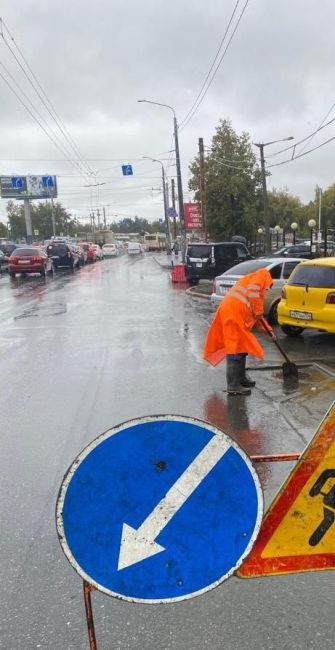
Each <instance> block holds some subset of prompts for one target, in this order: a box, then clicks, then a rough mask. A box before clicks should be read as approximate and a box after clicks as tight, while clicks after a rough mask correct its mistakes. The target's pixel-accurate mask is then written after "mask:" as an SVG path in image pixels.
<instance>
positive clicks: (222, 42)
mask: <svg viewBox="0 0 335 650" xmlns="http://www.w3.org/2000/svg"><path fill="white" fill-rule="evenodd" d="M239 3H240V0H236V3H235V7H234V9H233V12H232V14H231V16H230V19H229V22H228V25H227V27H226V30H225V33H224V35H223V37H222V39H221V42H220V45H219V47H218V49H217V52H216V54H215V57H214V59H213V62H212V65H211V67H210V68H209V70H208V72H207V75H206V77H205V79H204V81H203V84H202V86H201V88H200V90H199V93H198V95H197V97H196V98H195V100H194V102H193V105H192V106H191V108H190V110H189V111H188V113H187V115H186V116H185V117H184V118H183V119H182V121H181V123H180V126H182V125H183V122H186V120H187V118H188V116H189V115H190V113H191V112H192V110H193V108H194V106H195V104H196V103H197V101H198V99H199V97H200V96H201V93H202V91H203V89H204V87H205V85H206V82H207V80H208V78H209V76H210V73H211V72H212V70H213V68H214V66H215V63H216V61H217V59H218V56H219V54H220V51H221V48H222V46H223V44H224V41H225V39H226V36H227V33H228V30H229V27H230V25H231V23H232V20H233V18H234V16H235V13H236V10H237V7H238V5H239Z"/></svg>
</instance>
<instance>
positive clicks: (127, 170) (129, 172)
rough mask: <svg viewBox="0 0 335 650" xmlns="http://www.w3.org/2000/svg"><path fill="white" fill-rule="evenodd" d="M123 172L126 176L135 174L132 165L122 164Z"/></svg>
mask: <svg viewBox="0 0 335 650" xmlns="http://www.w3.org/2000/svg"><path fill="white" fill-rule="evenodd" d="M122 174H123V175H124V176H132V175H133V168H132V165H122Z"/></svg>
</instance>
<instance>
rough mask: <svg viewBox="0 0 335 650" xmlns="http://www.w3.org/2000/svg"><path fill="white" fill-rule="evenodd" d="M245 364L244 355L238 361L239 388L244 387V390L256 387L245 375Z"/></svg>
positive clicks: (245, 358) (245, 357)
mask: <svg viewBox="0 0 335 650" xmlns="http://www.w3.org/2000/svg"><path fill="white" fill-rule="evenodd" d="M246 362H247V356H246V355H245V356H244V357H242V359H240V361H239V364H240V384H241V386H245V388H253V387H254V386H256V382H255V381H253V380H252V379H250V377H249V376H248V375H246V372H245V366H246Z"/></svg>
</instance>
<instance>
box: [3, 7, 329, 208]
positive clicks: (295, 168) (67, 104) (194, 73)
mask: <svg viewBox="0 0 335 650" xmlns="http://www.w3.org/2000/svg"><path fill="white" fill-rule="evenodd" d="M245 1H246V0H240V2H239V3H238V5H237V10H236V14H235V18H234V22H233V25H232V27H233V26H234V24H236V20H237V19H238V17H239V15H240V13H241V11H242V9H243V7H244V5H245ZM235 5H236V0H208V1H207V2H203V0H172V1H171V2H170V3H166V1H164V2H163V1H162V0H141V2H139V1H138V0H128V2H121V1H120V0H96V1H95V2H92V1H89V0H80V1H79V0H72V2H71V3H69V2H68V0H67V1H65V0H58V1H57V2H53V1H51V0H44V2H40V0H39V1H38V0H18V1H16V2H15V3H13V2H12V0H3V1H2V3H1V17H2V19H3V21H4V23H5V25H6V26H7V28H8V29H9V32H10V34H11V35H12V36H13V37H14V39H15V43H13V42H12V41H11V39H10V36H9V35H8V33H7V32H6V31H5V30H4V31H3V36H4V37H3V38H1V39H0V62H1V64H2V66H3V65H4V66H6V69H7V70H8V71H9V72H10V74H11V75H12V77H13V78H14V79H15V81H16V82H17V83H18V84H19V86H20V90H23V91H24V92H25V93H26V95H27V96H28V97H29V98H30V99H31V101H33V103H34V105H35V107H36V108H37V109H38V111H39V113H40V115H41V116H42V117H44V119H45V120H47V123H48V126H46V128H47V130H48V132H49V133H51V134H52V131H50V127H52V128H53V130H54V133H57V136H60V137H61V140H62V144H61V145H60V146H61V147H64V145H65V146H67V147H68V145H67V143H66V141H65V140H64V137H63V136H62V134H61V133H60V132H59V130H58V129H57V126H56V125H55V124H52V120H51V119H50V116H49V115H48V113H47V111H46V109H45V107H44V106H43V105H42V103H41V101H40V100H39V99H38V97H37V95H36V94H34V92H33V90H32V88H31V86H30V85H29V83H28V81H27V79H26V78H25V77H24V75H23V73H22V71H21V70H20V68H19V67H18V64H17V62H16V61H15V59H14V57H13V55H12V53H11V52H10V50H9V47H8V45H10V46H11V47H12V48H13V51H14V52H15V53H16V55H17V56H19V53H18V50H17V49H16V48H15V45H16V46H18V47H19V48H20V51H21V52H22V54H23V55H24V56H25V58H26V60H27V61H28V62H29V65H30V66H31V69H32V71H33V73H34V74H35V75H36V77H37V78H38V80H39V82H40V83H41V85H42V87H43V89H44V90H45V92H46V94H47V96H48V98H49V99H50V100H51V101H52V104H53V106H54V107H55V109H56V110H57V113H58V115H59V116H60V117H61V118H62V120H63V122H64V124H65V125H66V128H67V130H68V131H69V133H70V134H71V136H72V138H73V139H74V141H75V143H76V145H77V147H78V148H79V150H80V152H81V153H82V155H83V158H84V160H85V161H86V162H85V163H79V165H80V169H78V164H77V165H76V164H75V163H73V162H70V161H68V160H67V159H66V157H65V155H64V154H62V153H61V152H60V151H59V150H58V149H57V148H56V146H55V144H53V143H52V142H51V141H50V140H49V139H48V137H47V135H46V134H45V133H44V132H43V130H42V129H41V128H40V126H38V125H37V124H36V122H35V121H34V120H33V118H32V117H31V116H30V115H29V114H28V112H27V111H26V110H25V108H24V107H23V106H22V104H21V103H20V102H19V100H18V98H17V97H16V96H14V94H13V93H12V92H11V90H10V89H9V88H8V86H7V85H6V83H5V81H4V79H3V78H0V87H1V102H0V133H1V137H0V142H1V148H0V152H1V153H0V159H1V161H0V172H1V174H2V175H5V174H14V173H17V174H30V173H43V174H44V173H48V174H56V175H57V177H58V187H59V199H60V200H61V202H62V203H63V205H64V206H65V207H66V208H68V209H69V210H70V211H71V212H72V214H75V215H76V216H78V217H79V218H81V219H87V218H88V216H89V213H90V211H91V210H92V208H93V207H94V208H95V209H96V208H97V207H100V209H101V208H102V206H105V209H106V213H107V217H108V219H109V220H112V219H115V218H116V217H115V215H119V216H124V215H128V216H134V215H138V216H141V217H146V218H149V219H153V218H158V217H161V216H162V213H163V201H162V194H161V192H160V188H161V181H160V174H161V168H160V165H159V164H157V163H152V162H150V161H148V160H143V156H152V157H158V158H160V159H162V160H163V162H164V164H166V166H167V171H168V175H169V176H170V177H171V176H175V166H174V158H173V155H174V154H173V153H172V154H169V153H168V152H169V151H170V150H171V149H172V147H173V142H172V129H173V116H172V113H171V112H170V111H169V110H168V109H164V108H159V107H157V106H150V105H146V104H138V103H137V99H139V98H146V99H149V100H153V101H158V102H162V103H167V104H170V105H172V106H173V107H174V108H175V110H176V114H177V117H178V121H179V123H181V124H182V120H183V118H184V117H185V115H186V114H187V112H188V110H189V108H190V107H191V106H192V104H193V102H194V100H195V99H196V96H197V94H198V91H199V89H200V87H201V85H202V83H203V81H204V78H205V77H206V74H207V72H208V70H209V68H210V66H211V64H212V61H213V58H214V56H215V54H216V51H217V49H218V47H219V44H220V41H221V39H222V37H223V34H224V32H225V29H226V26H227V24H228V21H229V18H230V16H231V14H232V12H233V9H234V7H235ZM334 24H335V3H334V1H333V0H249V3H248V5H247V7H246V9H245V12H244V14H243V17H242V19H241V22H240V24H239V27H238V29H237V31H236V34H235V36H234V38H233V40H232V42H231V45H230V47H229V49H228V51H227V53H226V55H225V57H224V59H223V62H222V64H221V66H220V68H219V70H218V73H217V75H216V77H215V79H214V81H213V83H212V85H211V86H210V88H209V90H208V92H207V94H206V96H205V98H204V100H203V102H202V103H201V105H200V107H199V109H198V110H197V112H196V113H195V115H194V117H193V118H192V120H191V121H190V122H189V123H188V124H187V125H186V127H185V128H184V129H180V154H181V160H182V167H183V186H184V191H185V199H186V200H187V199H188V198H191V195H190V194H189V192H188V188H187V180H188V165H189V163H190V161H191V160H192V159H193V158H194V156H195V155H196V154H197V148H198V138H199V137H203V138H204V141H205V144H206V145H208V146H209V145H210V142H211V137H212V135H213V133H214V130H215V127H216V126H217V124H218V121H219V119H220V118H230V119H231V121H232V124H233V127H234V129H235V130H236V131H237V132H241V131H248V132H249V133H250V135H251V137H252V139H253V140H254V141H256V142H257V141H264V142H266V141H269V140H276V139H279V138H285V137H286V136H289V135H293V136H294V137H295V140H296V141H298V140H300V139H302V138H304V137H305V136H307V135H308V134H309V133H311V132H313V131H314V130H315V129H317V128H318V127H319V125H320V123H321V122H322V120H323V118H324V117H325V115H326V114H327V112H328V111H329V109H330V108H331V107H332V104H333V102H335V89H333V87H332V82H333V79H334V77H335V75H334V68H335V39H334ZM230 33H231V32H230ZM228 38H229V34H228ZM0 73H1V74H2V75H5V76H6V78H7V79H8V77H7V73H6V72H5V71H4V68H3V67H1V68H0ZM9 81H10V83H11V84H12V85H13V83H14V82H13V80H9ZM15 90H16V92H17V93H20V90H19V89H18V87H17V86H16V87H15ZM23 101H24V102H25V103H28V102H27V98H23ZM333 117H335V109H334V110H332V112H331V113H330V114H329V116H328V118H327V121H328V120H330V119H332V118H333ZM39 119H40V118H39ZM334 136H335V122H334V123H333V124H331V125H330V126H328V127H327V128H325V129H323V130H322V131H320V133H318V134H317V135H316V136H315V137H314V138H313V140H312V141H311V142H310V143H309V144H308V146H307V147H306V149H305V151H306V150H308V149H310V148H312V147H314V146H317V145H318V144H320V143H322V142H324V141H325V140H328V139H329V138H331V137H334ZM53 137H54V136H53ZM288 144H290V143H288ZM282 146H284V145H274V146H272V147H268V148H267V149H266V153H267V154H272V153H275V152H276V151H277V150H279V149H280V148H282ZM334 148H335V140H334V142H331V143H329V144H328V145H326V146H324V147H322V148H320V149H319V150H317V151H315V152H313V153H311V154H309V155H306V156H305V157H302V158H300V159H298V160H296V161H293V162H290V163H287V164H284V165H282V166H278V167H273V168H272V169H271V171H272V176H271V178H270V181H269V185H270V187H271V186H273V187H276V188H284V187H286V188H287V189H288V190H289V191H290V192H292V193H294V194H296V195H298V196H300V197H301V199H303V200H304V201H308V200H310V199H312V198H313V196H314V188H315V185H316V184H318V185H320V186H321V187H323V188H326V187H327V186H328V185H330V184H331V183H333V182H335V173H334V169H333V158H334ZM301 149H302V145H300V147H297V153H298V152H299V151H301ZM68 154H69V152H68ZM69 155H70V157H71V158H73V157H76V158H78V156H75V154H74V153H73V151H72V152H71V153H70V154H69ZM290 155H291V152H288V154H281V155H278V156H275V157H274V158H271V159H270V158H269V159H268V163H269V164H270V163H271V162H272V163H274V162H280V161H283V160H286V159H287V158H290ZM128 162H130V163H132V165H133V169H134V175H133V176H132V177H123V176H122V174H121V164H122V163H128ZM83 169H85V171H86V172H87V171H88V170H90V172H91V174H90V176H87V175H86V176H85V175H84V176H83V175H82V170H83ZM95 178H96V179H97V182H101V183H106V184H105V185H101V186H100V187H99V189H91V188H89V187H84V186H85V185H88V184H89V183H92V182H93V183H94V182H96V181H95ZM5 205H6V202H5V201H4V200H1V201H0V219H3V218H4V214H5Z"/></svg>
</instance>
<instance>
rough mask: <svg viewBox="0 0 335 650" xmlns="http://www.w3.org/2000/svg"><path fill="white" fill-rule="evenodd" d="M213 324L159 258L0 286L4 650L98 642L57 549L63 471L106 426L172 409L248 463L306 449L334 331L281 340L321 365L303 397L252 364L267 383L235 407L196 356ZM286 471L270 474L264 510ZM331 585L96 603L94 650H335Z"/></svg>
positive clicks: (248, 585) (231, 588)
mask: <svg viewBox="0 0 335 650" xmlns="http://www.w3.org/2000/svg"><path fill="white" fill-rule="evenodd" d="M211 316H212V309H211V308H210V305H209V303H208V302H206V301H202V300H194V299H193V298H191V297H189V296H187V295H186V294H185V291H184V288H179V287H178V286H176V287H173V286H171V285H170V283H169V278H168V274H167V272H166V271H163V270H162V269H161V268H160V267H159V265H158V264H156V263H155V261H154V260H153V259H152V258H151V257H149V256H146V257H145V258H141V259H128V258H127V257H122V258H118V259H115V260H114V259H112V260H106V261H104V262H103V263H101V264H100V263H97V264H95V265H94V266H91V267H88V268H85V269H83V270H81V271H80V272H79V273H76V274H74V275H70V274H67V273H60V274H59V276H58V277H57V278H56V279H54V280H47V281H46V282H45V281H44V280H42V279H39V278H22V279H21V278H17V279H16V280H15V281H10V280H9V279H8V277H6V276H5V277H3V278H1V279H0V319H1V328H0V349H1V362H2V363H1V373H0V387H1V390H0V417H1V456H0V482H1V496H0V503H1V538H0V551H1V552H0V578H1V596H0V598H1V610H0V611H1V625H2V629H1V634H0V647H1V648H4V649H6V650H21V649H22V650H23V649H24V650H30V649H33V648H48V649H49V648H50V649H53V650H61V649H62V650H64V649H67V650H78V649H84V648H87V647H88V642H87V632H86V624H85V618H84V610H83V602H82V593H81V580H80V578H79V577H78V576H77V574H76V573H75V572H74V570H73V569H72V567H71V566H70V565H69V563H68V562H67V560H66V559H65V557H64V555H63V553H62V551H61V549H60V546H59V543H58V539H57V535H56V531H55V523H54V508H55V502H56V498H57V492H58V489H59V487H60V484H61V481H62V477H63V475H64V473H65V471H66V469H67V468H68V466H69V465H70V463H71V462H72V460H73V459H74V458H75V456H76V455H77V454H78V452H79V451H80V450H81V449H82V448H83V447H84V446H85V445H87V444H88V443H89V442H90V441H91V440H92V439H93V438H95V437H96V436H97V435H99V434H100V433H101V432H103V431H105V430H106V429H108V428H110V427H112V426H114V425H116V424H118V423H120V422H123V421H125V420H128V419H131V418H134V417H140V416H143V415H149V414H157V413H172V414H175V413H177V414H181V415H190V416H194V417H199V418H202V419H206V420H208V421H210V422H212V423H213V424H217V425H218V426H220V427H222V428H223V429H224V430H226V431H227V432H228V433H230V434H231V435H232V437H234V438H235V439H236V440H237V441H238V442H239V443H240V444H241V445H242V446H243V447H244V448H245V449H246V451H247V452H248V453H250V454H260V453H275V452H285V451H301V450H302V449H303V448H304V447H305V445H306V443H307V442H308V441H309V439H310V437H311V435H312V432H313V431H314V429H315V426H316V424H317V423H318V422H319V421H320V419H321V417H322V414H323V413H324V411H325V409H326V408H328V406H329V405H330V403H331V400H332V398H333V395H334V388H335V382H334V379H333V377H332V376H327V375H325V374H323V370H322V364H323V366H327V365H328V367H329V368H330V369H332V368H333V369H334V367H332V364H331V360H332V359H334V357H335V349H334V337H329V336H327V335H318V334H315V335H314V337H313V336H310V335H308V336H306V337H304V339H302V340H299V341H298V342H294V341H292V340H289V341H288V340H286V341H285V345H286V346H287V349H288V350H289V351H290V352H291V353H292V356H293V358H294V359H301V360H304V359H305V360H306V359H310V358H311V357H313V358H315V359H318V360H319V362H320V363H321V369H320V368H319V367H318V368H314V369H312V371H311V372H310V373H309V374H308V373H307V376H306V380H305V381H303V382H302V384H301V386H300V388H299V390H298V391H293V392H292V391H291V394H290V391H288V392H287V391H284V390H283V387H282V382H281V377H280V373H279V374H278V371H273V372H263V371H261V370H259V367H260V364H255V363H253V364H251V365H252V366H253V367H255V368H256V369H255V370H254V375H255V377H256V378H257V380H258V387H257V388H256V389H255V391H254V393H253V395H252V397H251V398H237V401H235V400H233V401H231V400H227V396H226V394H225V393H224V392H223V390H222V389H223V388H224V385H225V382H224V368H217V369H211V368H209V367H208V366H207V365H205V364H204V363H203V362H202V361H201V347H202V342H203V337H204V333H205V331H206V329H207V326H208V323H209V321H210V319H211ZM266 349H267V359H266V362H267V363H269V364H271V363H274V364H278V362H279V357H278V355H277V352H276V351H275V350H274V349H273V348H272V347H271V343H266ZM312 384H313V386H314V387H315V386H316V390H314V391H313V392H311V390H312ZM284 465H285V466H284ZM289 468H290V464H286V463H285V464H284V463H282V464H281V465H280V466H279V465H278V464H277V465H276V466H274V465H272V466H269V465H267V466H262V467H261V468H260V472H259V473H260V477H261V481H262V485H263V489H264V492H265V499H266V502H267V503H269V500H270V499H271V498H272V497H273V495H274V494H275V492H276V490H277V488H278V486H279V485H280V483H281V481H282V479H283V477H284V476H285V474H286V473H287V472H288V470H289ZM334 540H335V537H334ZM333 582H334V576H333V575H332V573H331V572H328V571H327V572H324V573H322V572H320V573H306V574H300V575H290V576H285V577H275V578H264V579H262V580H258V579H256V580H251V581H245V580H244V581H241V580H239V579H237V578H231V579H230V580H229V581H228V582H226V583H224V584H223V585H222V586H220V587H219V588H217V589H215V590H213V591H211V592H209V593H207V594H205V595H204V596H201V597H199V598H195V599H193V600H190V601H186V602H185V603H179V604H175V605H160V606H157V605H156V606H145V605H130V604H128V603H122V602H119V601H117V600H114V599H111V598H108V597H106V596H104V595H102V594H99V593H94V594H93V605H94V613H95V620H96V632H97V640H98V648H99V650H105V649H106V650H107V649H108V650H114V649H125V650H126V649H127V650H128V649H129V650H135V649H136V650H138V649H139V648H144V649H145V650H154V649H155V650H157V649H162V650H168V649H173V650H182V649H183V650H193V649H199V650H200V649H203V648H207V647H208V648H211V650H219V649H220V650H223V649H229V650H251V649H252V650H253V649H255V650H256V649H257V650H262V649H264V650H265V649H267V650H283V649H286V648H287V649H288V648H289V649H290V650H298V649H299V650H303V649H306V648H313V649H323V648H328V647H331V646H332V645H333V644H334V637H335V630H334V626H335V624H334V602H333V601H334V598H333Z"/></svg>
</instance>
